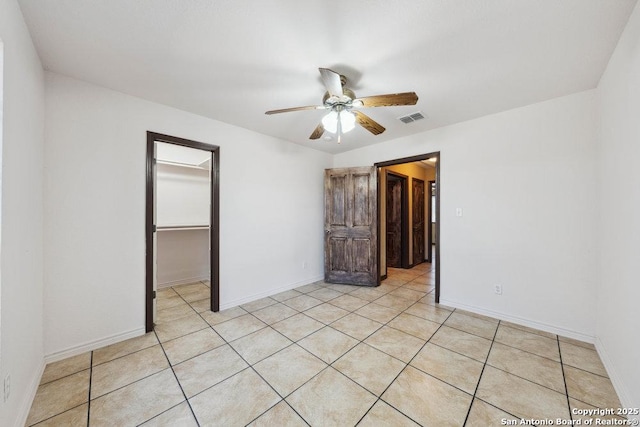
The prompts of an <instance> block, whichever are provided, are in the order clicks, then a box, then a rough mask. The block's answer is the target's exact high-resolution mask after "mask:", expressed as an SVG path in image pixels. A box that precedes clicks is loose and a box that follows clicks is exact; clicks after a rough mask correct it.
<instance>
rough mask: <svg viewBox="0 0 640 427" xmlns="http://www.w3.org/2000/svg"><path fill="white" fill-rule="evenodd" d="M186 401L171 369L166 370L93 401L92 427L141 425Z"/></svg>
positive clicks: (90, 419)
mask: <svg viewBox="0 0 640 427" xmlns="http://www.w3.org/2000/svg"><path fill="white" fill-rule="evenodd" d="M182 401H184V395H183V394H182V391H181V390H180V386H178V382H177V381H176V378H175V376H174V375H173V372H171V369H165V370H164V371H161V372H158V373H157V374H154V375H151V376H150V377H147V378H144V379H142V380H140V381H137V382H135V383H133V384H130V385H128V386H126V387H123V388H121V389H118V390H116V391H114V392H111V393H109V394H105V395H104V396H101V397H99V398H97V399H95V400H92V401H91V414H90V418H89V422H90V425H91V427H102V426H105V427H112V426H129V425H138V424H140V423H142V422H144V421H147V420H149V419H151V418H153V417H155V416H156V415H158V414H161V413H162V412H164V411H166V410H167V409H170V408H172V407H174V406H176V405H177V404H179V403H180V402H182Z"/></svg>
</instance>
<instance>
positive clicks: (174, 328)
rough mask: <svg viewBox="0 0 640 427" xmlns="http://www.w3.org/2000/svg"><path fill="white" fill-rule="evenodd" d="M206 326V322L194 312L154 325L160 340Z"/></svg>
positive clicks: (169, 338)
mask: <svg viewBox="0 0 640 427" xmlns="http://www.w3.org/2000/svg"><path fill="white" fill-rule="evenodd" d="M208 327H209V325H208V324H207V322H205V321H204V320H202V318H201V317H200V316H199V315H198V314H196V313H194V314H191V315H188V316H184V317H181V318H179V319H175V320H173V321H171V322H167V323H162V324H159V325H156V327H155V331H156V335H157V336H158V339H159V340H160V342H165V341H169V340H172V339H174V338H178V337H181V336H183V335H187V334H190V333H191V332H196V331H199V330H201V329H204V328H208Z"/></svg>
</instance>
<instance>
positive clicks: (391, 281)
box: [378, 274, 408, 292]
mask: <svg viewBox="0 0 640 427" xmlns="http://www.w3.org/2000/svg"><path fill="white" fill-rule="evenodd" d="M389 276H391V277H387V278H386V279H384V280H383V281H382V283H381V284H380V286H378V288H380V287H382V286H385V290H386V289H388V290H386V292H391V291H392V290H393V289H390V288H389V287H393V288H397V287H399V286H402V285H404V284H405V283H407V282H408V280H406V279H400V278H398V277H395V275H391V274H390V275H389Z"/></svg>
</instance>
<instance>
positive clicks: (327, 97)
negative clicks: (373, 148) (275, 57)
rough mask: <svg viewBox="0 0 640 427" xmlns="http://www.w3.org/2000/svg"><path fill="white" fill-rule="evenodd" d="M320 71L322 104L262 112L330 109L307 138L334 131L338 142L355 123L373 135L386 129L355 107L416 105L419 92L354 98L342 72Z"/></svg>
mask: <svg viewBox="0 0 640 427" xmlns="http://www.w3.org/2000/svg"><path fill="white" fill-rule="evenodd" d="M319 71H320V76H321V77H322V81H323V83H324V85H325V87H326V88H327V92H326V93H325V94H324V97H323V98H322V105H312V106H306V107H293V108H284V109H280V110H270V111H267V112H266V113H265V114H267V115H271V114H278V113H288V112H291V111H302V110H329V113H328V114H327V115H326V116H324V117H323V118H322V122H321V123H320V124H319V125H318V126H317V127H316V128H315V130H314V131H313V133H312V134H311V136H310V137H309V139H319V138H320V137H321V136H322V134H323V133H324V132H325V131H327V132H329V133H333V134H336V135H337V141H338V143H340V142H341V135H342V134H344V133H346V132H349V131H351V130H353V129H354V128H355V125H356V123H358V124H359V125H360V126H362V127H363V128H365V129H366V130H368V131H369V132H371V133H372V134H374V135H379V134H381V133H382V132H384V131H385V128H384V127H383V126H382V125H381V124H380V123H378V122H376V121H375V120H373V119H372V118H371V117H369V116H367V115H366V114H364V113H363V112H361V111H359V110H354V108H368V107H390V106H397V105H415V104H416V103H417V102H418V95H416V93H415V92H403V93H394V94H386V95H375V96H367V97H364V98H356V94H355V93H354V92H353V91H352V90H351V89H349V88H346V87H344V85H345V84H346V82H347V79H346V77H345V76H342V75H340V74H338V73H336V72H335V71H332V70H330V69H328V68H319ZM325 139H326V138H325Z"/></svg>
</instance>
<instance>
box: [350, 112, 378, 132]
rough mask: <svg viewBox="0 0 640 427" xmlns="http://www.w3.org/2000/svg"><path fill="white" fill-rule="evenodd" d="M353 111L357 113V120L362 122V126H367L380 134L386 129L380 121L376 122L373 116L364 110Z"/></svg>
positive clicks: (371, 130)
mask: <svg viewBox="0 0 640 427" xmlns="http://www.w3.org/2000/svg"><path fill="white" fill-rule="evenodd" d="M352 112H353V113H354V114H355V115H356V121H357V122H358V124H360V126H362V127H363V128H365V129H366V130H368V131H369V132H371V133H372V134H374V135H380V134H381V133H382V132H384V131H385V129H384V127H383V126H382V125H381V124H380V123H378V122H376V121H375V120H373V119H372V118H371V117H369V116H367V115H366V114H364V113H363V112H361V111H352Z"/></svg>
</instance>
